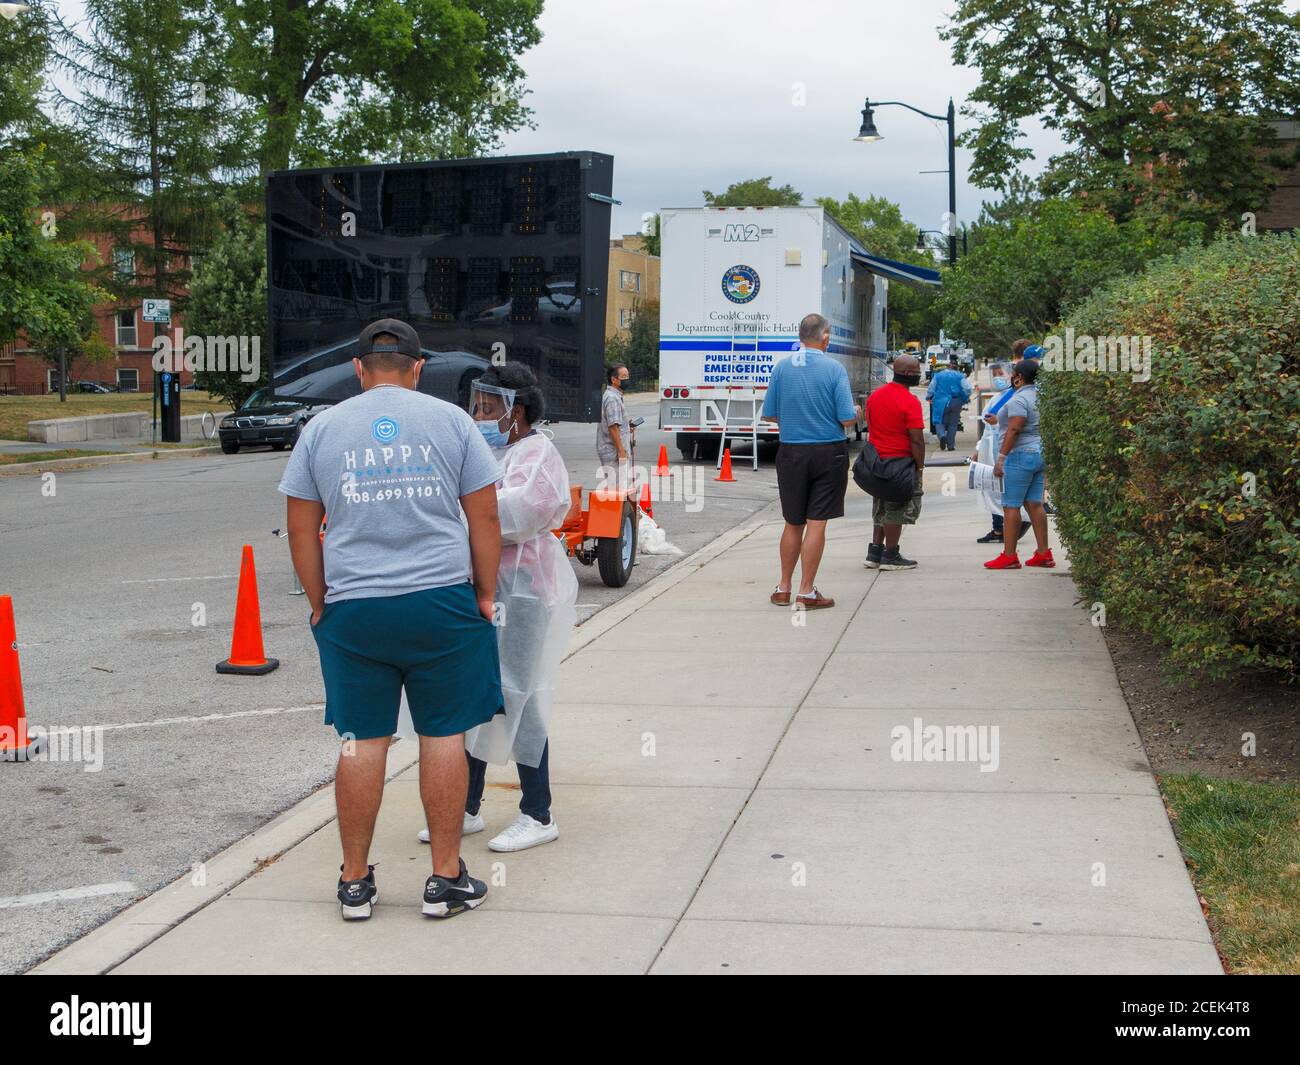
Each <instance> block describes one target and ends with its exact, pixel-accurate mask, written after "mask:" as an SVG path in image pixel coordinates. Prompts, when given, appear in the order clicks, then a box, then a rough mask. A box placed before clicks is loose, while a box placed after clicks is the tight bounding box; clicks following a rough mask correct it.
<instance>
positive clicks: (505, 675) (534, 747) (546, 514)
mask: <svg viewBox="0 0 1300 1065" xmlns="http://www.w3.org/2000/svg"><path fill="white" fill-rule="evenodd" d="M568 510H569V473H568V470H566V469H565V467H564V459H563V458H561V456H560V453H559V451H558V450H556V447H555V445H554V444H552V443H551V441H550V440H549V439H547V438H546V437H545V436H543V435H542V434H541V433H539V432H533V433H531V434H529V435H528V436H526V437H524V438H523V439H522V440H520V441H518V442H517V443H515V444H513V445H512V446H510V447H509V448H507V449H506V450H505V452H504V455H503V456H502V467H501V479H500V480H498V481H497V511H498V513H499V515H500V518H501V566H500V568H499V569H498V571H497V593H496V602H497V617H498V626H497V645H498V649H499V652H500V658H501V693H502V696H503V699H504V702H505V710H506V712H505V714H504V716H503V715H500V714H498V715H497V716H496V717H494V718H493V719H492V720H491V721H489V722H487V723H486V724H483V725H479V726H478V727H477V728H474V729H471V730H470V731H469V732H467V733H466V734H465V749H466V750H468V751H469V753H470V754H472V755H473V756H474V757H475V758H478V759H481V760H482V761H484V762H494V763H496V764H498V765H504V764H505V763H507V762H509V761H512V760H513V761H515V762H518V763H520V764H521V765H528V766H536V765H537V764H538V763H539V762H540V761H541V759H542V749H543V748H544V747H545V746H546V736H547V731H548V727H549V724H550V718H551V701H552V694H553V693H554V690H555V683H556V680H557V679H558V676H559V672H560V659H561V658H563V657H564V652H565V650H566V649H567V647H568V644H569V637H570V636H571V634H572V632H573V626H574V624H575V623H576V621H577V616H578V612H577V608H576V605H575V604H576V603H577V601H578V578H577V577H575V576H574V573H573V564H572V563H571V562H570V561H569V557H568V555H566V554H565V553H564V547H563V545H562V544H561V543H560V541H559V540H558V539H557V538H556V536H555V535H554V533H552V532H551V530H552V529H557V528H559V526H560V525H561V523H562V522H563V521H564V516H565V514H567V513H568ZM397 734H398V735H399V736H403V737H405V738H413V737H414V736H415V730H414V729H413V728H412V725H411V718H410V712H409V711H408V710H407V708H406V700H405V698H403V700H402V713H401V715H400V719H399V723H398V732H397Z"/></svg>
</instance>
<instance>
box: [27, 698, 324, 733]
mask: <svg viewBox="0 0 1300 1065" xmlns="http://www.w3.org/2000/svg"><path fill="white" fill-rule="evenodd" d="M324 709H325V704H324V703H309V704H308V705H306V706H268V707H267V708H266V709H265V710H232V711H231V712H230V713H228V714H203V715H201V716H198V717H160V718H158V720H157V721H124V722H120V723H118V724H115V725H74V726H69V727H67V728H55V729H47V730H46V735H47V736H55V735H61V734H63V733H67V732H84V731H85V730H86V729H94V728H98V729H103V730H104V731H105V732H108V731H110V730H113V729H128V728H153V727H154V726H155V725H191V724H194V723H196V722H199V721H228V720H229V719H231V718H235V717H262V716H266V715H273V714H301V713H303V712H304V711H307V710H324Z"/></svg>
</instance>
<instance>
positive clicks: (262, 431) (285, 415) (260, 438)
mask: <svg viewBox="0 0 1300 1065" xmlns="http://www.w3.org/2000/svg"><path fill="white" fill-rule="evenodd" d="M324 409H325V406H324V405H320V404H316V405H311V404H307V403H303V402H301V401H299V400H296V399H288V398H286V397H284V396H277V395H275V394H273V393H272V392H271V390H270V389H269V388H259V389H258V390H257V391H256V392H254V393H253V394H252V395H251V396H249V397H248V399H246V400H245V401H244V405H243V406H242V407H240V408H239V409H238V410H237V411H234V412H233V413H231V414H227V415H226V416H225V417H224V418H222V419H221V421H220V423H219V424H218V425H217V434H218V435H219V436H220V437H221V450H222V451H224V452H225V453H226V454H227V455H233V454H235V453H236V452H237V451H238V450H239V449H240V448H241V447H260V446H262V445H268V446H270V447H271V449H272V450H274V451H283V450H284V449H285V448H286V447H293V445H294V444H296V443H297V442H298V434H299V433H300V432H301V431H302V427H303V426H304V425H305V424H306V423H307V422H308V421H310V420H311V418H312V416H313V415H315V414H318V413H320V412H321V411H322V410H324Z"/></svg>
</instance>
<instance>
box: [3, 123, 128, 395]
mask: <svg viewBox="0 0 1300 1065" xmlns="http://www.w3.org/2000/svg"><path fill="white" fill-rule="evenodd" d="M47 165H48V164H46V163H45V161H44V159H43V156H42V153H40V152H36V153H33V154H30V155H24V154H20V153H19V152H17V151H13V150H11V149H10V147H9V146H7V145H0V189H3V190H4V195H2V196H0V344H6V343H8V342H9V341H11V340H14V339H15V338H16V337H17V336H18V334H19V333H24V334H26V336H27V337H28V339H29V340H30V341H31V342H32V343H33V345H35V346H38V347H39V349H40V350H41V352H42V354H47V355H48V354H49V353H51V352H53V353H55V355H56V356H57V353H58V351H59V349H60V348H63V349H65V350H78V349H80V348H81V347H82V345H83V344H84V343H85V341H86V338H87V337H88V336H89V335H90V334H91V332H92V331H93V329H94V318H93V309H94V306H95V304H96V303H98V302H100V301H101V300H104V299H107V298H108V294H107V293H106V292H104V291H102V290H101V289H99V288H97V287H96V286H95V285H94V284H92V283H91V282H90V280H89V278H88V277H87V276H86V274H85V273H84V272H83V271H82V269H81V264H82V263H83V262H84V261H86V260H87V259H92V258H93V256H94V248H92V247H91V246H90V245H89V244H85V243H82V242H78V241H66V242H65V241H61V240H59V239H58V236H57V233H58V229H57V225H55V224H54V220H53V218H52V217H50V216H47V217H42V216H41V215H40V214H39V213H38V209H39V206H40V188H41V186H42V184H43V182H44V180H45V178H44V175H43V171H44V170H45V169H46V168H47ZM61 391H62V388H61Z"/></svg>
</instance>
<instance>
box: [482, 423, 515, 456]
mask: <svg viewBox="0 0 1300 1065" xmlns="http://www.w3.org/2000/svg"><path fill="white" fill-rule="evenodd" d="M474 424H475V425H477V426H478V431H479V432H480V433H482V434H483V439H484V440H486V441H487V446H488V447H490V448H492V450H493V451H499V450H500V449H501V448H503V447H507V446H509V444H510V434H509V433H508V432H505V433H503V432H502V431H501V424H500V423H499V422H475V423H474Z"/></svg>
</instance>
